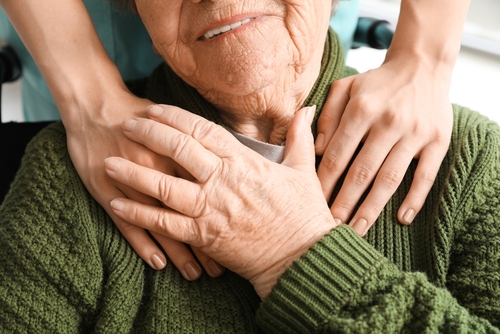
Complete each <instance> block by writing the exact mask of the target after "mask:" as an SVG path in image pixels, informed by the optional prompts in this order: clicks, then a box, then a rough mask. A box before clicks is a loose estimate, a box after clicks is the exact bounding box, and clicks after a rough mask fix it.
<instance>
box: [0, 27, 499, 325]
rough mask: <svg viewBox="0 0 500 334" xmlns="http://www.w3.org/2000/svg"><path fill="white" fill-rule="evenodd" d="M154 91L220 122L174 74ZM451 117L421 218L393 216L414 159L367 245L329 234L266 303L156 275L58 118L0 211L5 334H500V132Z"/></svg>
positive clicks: (154, 84) (158, 79) (335, 62)
mask: <svg viewBox="0 0 500 334" xmlns="http://www.w3.org/2000/svg"><path fill="white" fill-rule="evenodd" d="M339 52H340V53H339ZM340 54H341V51H340V48H339V47H338V46H337V40H336V38H335V37H334V35H332V34H330V37H329V40H328V43H327V48H326V50H325V57H324V62H323V74H322V76H321V77H320V78H319V79H318V82H317V83H316V85H315V86H314V89H313V91H312V92H311V95H310V97H309V99H308V101H306V104H307V105H311V104H316V105H318V106H319V108H318V110H319V111H320V110H321V106H322V105H323V102H324V99H325V98H326V95H327V93H328V89H329V86H330V83H331V82H332V81H333V80H336V79H338V78H339V77H341V76H342V73H343V72H345V70H344V69H343V66H342V62H343V61H342V58H341V56H340ZM146 92H147V94H146V95H147V97H149V98H151V99H152V100H153V101H155V102H159V103H170V104H175V105H178V106H180V107H183V108H186V109H188V110H192V111H195V112H197V113H199V114H200V115H203V116H205V117H207V118H209V119H211V120H213V121H215V122H218V123H220V120H219V118H218V116H217V113H216V111H215V109H214V108H213V107H212V106H210V105H209V104H208V103H207V102H206V101H204V100H203V99H202V98H201V97H200V96H199V95H198V94H197V93H196V91H194V90H193V89H192V88H190V87H188V86H187V85H185V84H184V83H183V82H182V81H181V80H180V79H178V78H177V77H176V76H175V74H174V73H173V72H171V71H170V70H169V69H168V67H166V66H161V67H160V68H159V69H158V70H157V71H156V72H155V73H154V74H153V75H152V78H151V80H150V82H149V83H148V84H147V87H146ZM454 109H455V121H454V129H453V137H452V141H451V146H450V148H449V151H448V154H447V156H446V158H445V160H444V162H443V166H442V168H441V170H440V172H439V174H438V177H437V180H436V183H435V185H434V187H433V188H432V190H431V193H430V194H429V197H428V199H427V201H426V204H425V206H424V208H423V210H422V211H421V212H420V214H419V215H417V217H416V219H415V221H414V223H413V224H412V225H410V226H402V225H400V224H399V223H398V222H397V219H396V212H397V209H398V207H399V205H400V204H401V202H402V201H403V198H404V196H405V195H406V193H407V192H408V189H409V187H410V184H411V181H412V175H413V172H414V170H415V167H416V162H414V163H413V164H412V166H411V168H410V170H409V171H408V173H407V175H406V176H405V178H404V180H403V183H402V184H401V186H400V187H399V189H398V190H397V192H396V194H395V195H394V196H393V198H392V199H391V200H390V202H389V203H388V204H387V206H386V208H385V209H384V211H383V212H382V214H381V216H380V217H379V219H378V220H377V222H376V223H375V225H374V226H373V227H372V229H371V230H370V231H369V232H368V235H367V236H366V237H365V238H364V239H362V238H359V237H358V236H357V235H356V234H355V233H354V232H353V231H352V230H351V229H350V228H349V227H345V226H342V227H339V228H336V229H334V230H332V231H331V232H330V233H329V234H328V235H326V236H325V237H324V238H323V239H322V240H320V241H319V242H318V243H317V244H316V245H315V246H313V247H312V248H311V249H310V250H309V251H308V252H306V253H305V254H304V255H303V257H302V258H301V259H300V260H298V261H296V262H295V263H294V264H293V265H292V266H291V267H290V268H288V269H287V270H286V272H285V273H284V274H283V275H282V276H281V278H280V279H279V281H278V284H277V285H276V286H275V288H274V289H273V291H272V292H271V294H270V295H269V296H268V298H267V299H266V300H265V301H264V302H262V303H261V302H260V300H259V298H258V296H257V295H256V294H255V292H254V291H253V288H252V286H251V285H250V284H249V283H248V282H247V281H245V280H243V279H242V278H240V277H238V276H237V275H235V274H234V273H231V272H226V274H224V275H223V276H222V277H220V278H217V279H212V278H210V277H208V276H206V275H203V276H202V277H201V278H200V279H199V280H198V281H196V282H187V281H185V280H184V279H183V278H182V276H181V275H180V274H179V272H178V271H177V270H176V269H175V268H174V267H173V266H172V265H168V266H167V268H166V269H164V270H162V271H154V270H152V269H150V268H149V267H148V265H147V264H145V263H144V262H143V261H142V260H141V259H140V258H139V257H138V256H137V255H136V254H135V253H134V251H133V250H132V248H131V247H130V246H129V245H128V244H127V242H126V241H125V239H124V238H123V237H122V236H121V235H120V233H119V231H118V230H117V229H116V227H115V226H114V224H113V222H112V221H111V220H110V218H109V217H108V216H107V215H106V213H105V211H104V210H103V209H102V208H101V207H100V206H99V205H98V204H97V203H96V202H95V201H94V200H93V199H92V197H91V196H90V195H89V194H88V192H87V191H86V190H85V188H84V186H83V184H82V183H81V181H80V180H79V178H78V175H77V173H76V171H75V169H74V167H73V165H72V164H71V160H70V157H69V155H68V152H67V149H66V137H65V132H64V129H63V127H62V125H61V124H60V123H57V124H54V125H52V126H50V127H49V128H47V129H45V130H44V131H42V132H41V133H40V134H39V135H38V136H37V137H36V138H35V139H34V140H33V141H32V142H31V144H30V145H29V147H28V148H27V152H26V155H25V157H24V159H23V163H22V167H21V169H20V171H19V173H18V175H17V177H16V179H15V181H14V183H13V184H12V188H11V191H10V193H9V195H8V196H7V197H6V200H5V202H4V203H3V204H2V206H1V207H0V233H1V236H2V237H1V238H0V254H1V255H0V256H1V259H2V260H1V266H0V305H1V307H0V332H1V333H76V332H81V333H91V332H96V333H130V332H132V333H134V332H135V333H165V332H173V333H177V332H182V333H191V332H208V333H224V332H229V333H252V332H260V331H264V332H271V333H293V332H296V333H312V332H351V333H363V332H370V333H374V332H375V333H376V332H380V333H391V332H415V333H420V332H440V331H442V332H450V333H457V332H466V331H469V332H498V330H497V329H496V328H495V326H499V325H500V287H499V281H500V277H499V276H500V268H499V266H500V248H499V246H500V233H499V229H500V226H499V223H500V205H499V204H500V203H499V197H500V180H499V172H500V129H499V127H498V125H496V124H495V123H493V122H490V121H489V120H487V119H486V118H485V117H482V116H480V115H479V114H477V113H474V112H471V111H469V110H468V109H465V108H461V107H457V106H455V107H454Z"/></svg>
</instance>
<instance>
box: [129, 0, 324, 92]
mask: <svg viewBox="0 0 500 334" xmlns="http://www.w3.org/2000/svg"><path fill="white" fill-rule="evenodd" d="M136 5H137V10H138V12H139V14H140V15H141V17H142V20H143V21H144V24H145V25H146V27H147V29H148V31H149V33H150V35H151V38H152V40H153V44H154V46H155V48H156V50H157V52H158V53H159V54H160V55H161V56H162V57H163V58H164V59H165V60H166V61H167V63H168V64H169V65H170V66H171V67H172V69H174V71H175V72H176V73H177V74H178V75H179V76H180V77H181V78H183V79H184V80H185V81H186V82H188V83H189V84H190V85H192V86H194V87H195V88H197V89H198V90H199V91H200V92H201V93H202V94H204V95H210V94H211V92H213V91H214V90H218V91H222V92H224V93H227V94H229V95H245V94H251V93H253V92H259V91H261V90H262V89H264V88H266V87H267V86H269V85H273V84H274V85H276V82H277V80H278V81H279V78H280V77H282V76H283V75H285V76H287V77H288V76H291V77H294V76H295V77H297V76H299V75H300V74H301V73H303V72H304V71H306V68H307V66H309V65H308V64H309V63H310V62H311V60H317V59H318V57H319V58H320V57H321V54H322V50H323V45H324V41H325V36H326V31H327V27H328V22H329V18H330V11H331V6H332V1H331V0H137V1H136ZM288 74H290V75H288ZM289 81H293V79H289ZM286 84H287V83H282V85H286Z"/></svg>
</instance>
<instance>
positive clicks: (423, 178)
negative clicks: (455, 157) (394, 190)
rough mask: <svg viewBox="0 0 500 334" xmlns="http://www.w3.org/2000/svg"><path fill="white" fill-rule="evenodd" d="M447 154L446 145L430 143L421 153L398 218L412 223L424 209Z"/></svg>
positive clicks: (401, 221)
mask: <svg viewBox="0 0 500 334" xmlns="http://www.w3.org/2000/svg"><path fill="white" fill-rule="evenodd" d="M445 155H446V145H432V146H431V145H429V147H426V148H425V149H424V150H423V151H422V153H421V154H420V158H419V160H418V165H417V168H416V170H415V174H414V175H413V181H412V184H411V187H410V191H409V192H408V195H407V196H406V198H405V199H404V201H403V203H402V204H401V206H400V208H399V210H398V220H399V222H400V223H402V224H405V225H407V224H411V223H412V221H413V219H414V218H415V216H416V215H417V213H418V212H420V210H421V209H422V207H423V205H424V203H425V199H426V198H427V195H428V194H429V192H430V190H431V188H432V186H433V184H434V181H435V180H436V176H437V174H438V172H439V168H440V166H441V161H443V158H444V156H445Z"/></svg>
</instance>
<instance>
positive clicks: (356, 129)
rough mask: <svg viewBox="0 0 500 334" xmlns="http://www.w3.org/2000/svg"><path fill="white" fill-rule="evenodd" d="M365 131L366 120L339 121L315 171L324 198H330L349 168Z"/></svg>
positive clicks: (348, 118)
mask: <svg viewBox="0 0 500 334" xmlns="http://www.w3.org/2000/svg"><path fill="white" fill-rule="evenodd" d="M347 108H350V106H348V107H347ZM366 131H368V129H367V121H366V120H362V119H357V118H352V117H344V118H342V120H341V121H340V124H339V127H338V129H337V131H336V132H335V134H334V135H333V137H332V139H331V140H330V142H329V143H328V145H327V147H326V149H325V152H324V154H323V157H322V159H321V162H320V164H319V167H318V171H317V174H318V178H319V180H320V182H321V188H322V189H323V194H324V195H325V198H327V199H329V198H330V197H331V195H332V192H333V189H334V188H335V186H336V184H337V182H338V181H339V179H340V177H341V176H342V174H343V173H344V172H345V170H346V168H347V167H348V166H349V163H350V162H351V160H352V158H353V156H354V155H355V153H356V150H357V149H358V147H359V145H360V144H361V142H362V140H363V138H364V137H365V135H366Z"/></svg>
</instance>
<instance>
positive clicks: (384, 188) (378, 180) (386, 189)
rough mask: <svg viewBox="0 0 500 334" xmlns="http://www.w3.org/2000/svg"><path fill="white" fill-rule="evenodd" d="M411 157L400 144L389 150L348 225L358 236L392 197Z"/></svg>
mask: <svg viewBox="0 0 500 334" xmlns="http://www.w3.org/2000/svg"><path fill="white" fill-rule="evenodd" d="M413 156H414V153H413V152H410V151H408V150H407V149H406V148H405V145H404V144H402V143H398V144H396V146H394V148H393V149H392V150H391V152H390V153H389V155H388V156H387V158H386V160H385V161H384V163H383V165H382V167H380V170H379V171H378V173H377V176H376V177H375V180H374V182H373V185H372V187H371V189H370V190H369V192H368V195H367V196H366V198H365V199H364V200H363V202H362V203H361V205H360V206H359V208H358V209H357V211H356V212H355V214H354V216H353V218H352V219H351V222H350V223H349V225H351V226H352V227H353V228H354V230H355V231H356V232H357V233H358V234H359V235H361V236H364V235H365V234H366V232H367V231H368V230H369V229H370V227H371V226H372V225H373V223H374V222H375V220H376V219H377V218H378V216H379V215H380V213H381V212H382V210H383V209H384V207H385V205H386V204H387V202H388V201H389V199H390V198H391V197H392V195H394V193H395V192H396V190H397V188H398V187H399V185H400V184H401V181H402V180H403V177H404V175H405V173H406V170H407V169H408V166H409V165H410V163H411V161H412V160H413Z"/></svg>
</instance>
